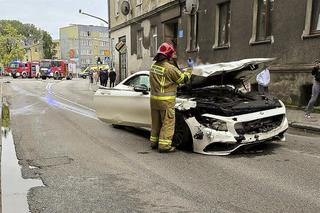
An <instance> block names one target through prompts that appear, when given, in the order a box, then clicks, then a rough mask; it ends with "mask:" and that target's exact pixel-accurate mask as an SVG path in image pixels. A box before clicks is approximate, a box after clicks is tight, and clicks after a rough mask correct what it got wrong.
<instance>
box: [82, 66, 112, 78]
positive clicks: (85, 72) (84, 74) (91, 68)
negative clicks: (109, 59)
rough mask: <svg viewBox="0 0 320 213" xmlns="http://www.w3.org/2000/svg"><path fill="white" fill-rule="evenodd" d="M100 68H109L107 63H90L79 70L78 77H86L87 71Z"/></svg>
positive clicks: (94, 70) (95, 70)
mask: <svg viewBox="0 0 320 213" xmlns="http://www.w3.org/2000/svg"><path fill="white" fill-rule="evenodd" d="M100 69H102V70H109V65H107V64H99V65H90V66H87V67H86V68H85V69H84V70H83V71H81V72H80V73H79V77H80V78H83V79H86V78H87V77H88V75H89V72H90V71H92V72H97V71H99V70H100Z"/></svg>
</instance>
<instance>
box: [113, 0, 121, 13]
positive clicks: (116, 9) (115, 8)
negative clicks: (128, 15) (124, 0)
mask: <svg viewBox="0 0 320 213" xmlns="http://www.w3.org/2000/svg"><path fill="white" fill-rule="evenodd" d="M119 8H120V0H116V1H115V5H114V13H115V17H117V16H119V15H120V13H119Z"/></svg>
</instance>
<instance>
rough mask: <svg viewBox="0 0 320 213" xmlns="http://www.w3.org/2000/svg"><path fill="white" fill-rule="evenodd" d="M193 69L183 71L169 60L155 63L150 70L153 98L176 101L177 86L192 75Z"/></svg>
mask: <svg viewBox="0 0 320 213" xmlns="http://www.w3.org/2000/svg"><path fill="white" fill-rule="evenodd" d="M191 72H192V69H188V70H187V71H185V72H181V71H180V70H179V69H178V68H176V67H175V66H173V65H172V64H170V63H169V62H168V61H167V60H164V61H161V62H157V63H154V64H153V65H152V66H151V70H150V85H151V96H150V98H151V99H152V100H159V101H171V100H172V101H174V100H175V99H176V94H177V87H178V85H179V84H184V83H186V81H187V80H188V79H190V77H191Z"/></svg>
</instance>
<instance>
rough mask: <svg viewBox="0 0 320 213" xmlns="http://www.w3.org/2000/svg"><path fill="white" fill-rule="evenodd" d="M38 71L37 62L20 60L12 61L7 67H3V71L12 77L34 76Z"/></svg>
mask: <svg viewBox="0 0 320 213" xmlns="http://www.w3.org/2000/svg"><path fill="white" fill-rule="evenodd" d="M38 71H39V62H35V61H34V62H20V61H13V62H11V63H10V65H9V67H6V68H5V72H6V73H7V74H10V75H11V76H12V77H13V78H18V77H22V78H33V77H36V75H37V72H38Z"/></svg>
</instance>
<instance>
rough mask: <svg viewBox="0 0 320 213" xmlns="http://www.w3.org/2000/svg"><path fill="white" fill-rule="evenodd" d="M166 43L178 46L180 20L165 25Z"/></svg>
mask: <svg viewBox="0 0 320 213" xmlns="http://www.w3.org/2000/svg"><path fill="white" fill-rule="evenodd" d="M163 37H164V41H167V42H173V43H174V44H175V45H177V41H178V39H177V37H178V19H173V20H170V21H167V22H165V23H164V36H163Z"/></svg>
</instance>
